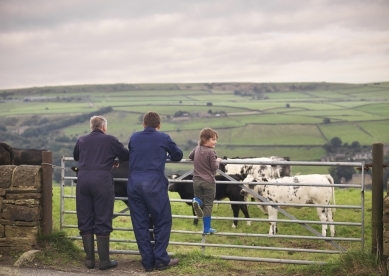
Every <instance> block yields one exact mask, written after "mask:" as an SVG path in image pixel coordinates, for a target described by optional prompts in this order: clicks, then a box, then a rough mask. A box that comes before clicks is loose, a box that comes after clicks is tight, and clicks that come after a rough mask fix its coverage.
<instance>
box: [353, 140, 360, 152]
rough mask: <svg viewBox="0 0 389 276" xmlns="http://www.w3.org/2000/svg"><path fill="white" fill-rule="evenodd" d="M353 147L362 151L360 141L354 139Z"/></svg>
mask: <svg viewBox="0 0 389 276" xmlns="http://www.w3.org/2000/svg"><path fill="white" fill-rule="evenodd" d="M351 148H352V149H354V150H355V151H360V150H361V144H360V143H359V142H358V141H354V142H352V143H351Z"/></svg>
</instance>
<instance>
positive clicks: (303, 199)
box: [242, 174, 335, 237]
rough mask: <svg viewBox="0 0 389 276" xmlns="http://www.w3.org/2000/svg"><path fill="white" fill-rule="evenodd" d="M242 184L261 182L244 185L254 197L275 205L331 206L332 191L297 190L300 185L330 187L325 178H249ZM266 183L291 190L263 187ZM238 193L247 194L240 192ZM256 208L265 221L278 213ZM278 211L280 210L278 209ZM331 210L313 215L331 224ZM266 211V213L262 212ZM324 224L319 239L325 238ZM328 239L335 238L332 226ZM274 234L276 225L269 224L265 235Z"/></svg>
mask: <svg viewBox="0 0 389 276" xmlns="http://www.w3.org/2000/svg"><path fill="white" fill-rule="evenodd" d="M243 182H261V184H258V185H247V184H246V185H245V186H246V187H249V188H250V189H252V190H253V191H254V192H256V193H257V194H259V195H261V196H263V197H265V198H266V199H267V200H269V201H273V202H277V203H297V204H298V203H300V204H318V205H330V204H331V202H332V204H335V191H334V187H333V186H332V187H317V186H299V184H301V183H306V184H323V185H324V184H334V180H333V178H332V177H331V175H329V174H325V175H322V174H310V175H298V176H294V177H282V178H278V179H274V178H273V179H271V178H269V179H266V178H254V177H253V176H252V175H249V176H247V178H246V179H244V180H243ZM269 183H295V184H296V185H294V186H275V185H266V184H269ZM242 193H247V192H245V191H244V190H242ZM258 207H259V208H262V209H264V211H265V213H268V215H269V219H277V215H278V211H277V210H276V209H275V208H273V207H271V206H268V205H259V206H258ZM281 207H282V206H281ZM332 209H333V208H323V207H318V208H317V214H318V215H319V218H320V221H322V222H333V219H332V212H333V211H335V209H334V210H332ZM266 211H267V212H266ZM326 232H327V224H323V225H322V235H323V236H326ZM330 232H331V237H333V236H334V235H335V226H334V225H332V224H331V225H330ZM276 233H277V224H276V222H270V230H269V235H274V234H276Z"/></svg>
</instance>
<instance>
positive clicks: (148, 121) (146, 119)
mask: <svg viewBox="0 0 389 276" xmlns="http://www.w3.org/2000/svg"><path fill="white" fill-rule="evenodd" d="M143 124H144V126H145V127H152V128H157V127H158V126H159V125H160V124H161V118H160V117H159V115H158V113H157V112H152V111H149V112H147V113H146V114H145V116H143Z"/></svg>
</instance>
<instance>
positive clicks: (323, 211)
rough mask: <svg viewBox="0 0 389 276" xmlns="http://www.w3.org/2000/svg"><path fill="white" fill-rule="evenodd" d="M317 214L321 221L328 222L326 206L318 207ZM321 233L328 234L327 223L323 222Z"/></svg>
mask: <svg viewBox="0 0 389 276" xmlns="http://www.w3.org/2000/svg"><path fill="white" fill-rule="evenodd" d="M317 214H318V215H319V219H320V221H321V222H327V211H326V208H317ZM321 234H322V235H323V236H324V237H325V236H326V235H327V224H322V226H321Z"/></svg>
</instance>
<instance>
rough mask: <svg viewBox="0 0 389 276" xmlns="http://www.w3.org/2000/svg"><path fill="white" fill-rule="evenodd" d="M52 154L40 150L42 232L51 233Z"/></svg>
mask: <svg viewBox="0 0 389 276" xmlns="http://www.w3.org/2000/svg"><path fill="white" fill-rule="evenodd" d="M52 164H53V155H52V152H51V151H42V175H43V177H42V179H43V183H42V233H43V234H51V233H52V230H53V175H52V171H53V168H52Z"/></svg>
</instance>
